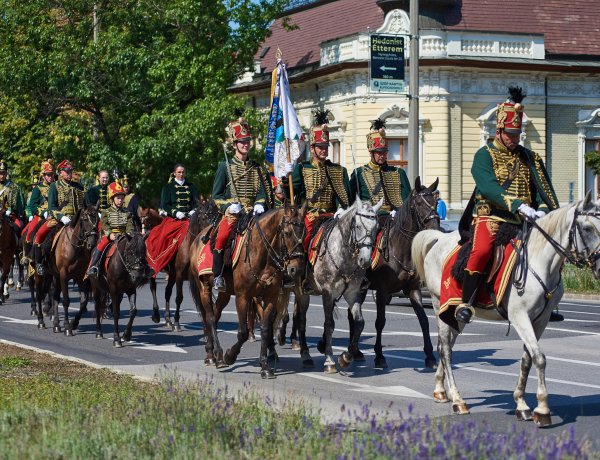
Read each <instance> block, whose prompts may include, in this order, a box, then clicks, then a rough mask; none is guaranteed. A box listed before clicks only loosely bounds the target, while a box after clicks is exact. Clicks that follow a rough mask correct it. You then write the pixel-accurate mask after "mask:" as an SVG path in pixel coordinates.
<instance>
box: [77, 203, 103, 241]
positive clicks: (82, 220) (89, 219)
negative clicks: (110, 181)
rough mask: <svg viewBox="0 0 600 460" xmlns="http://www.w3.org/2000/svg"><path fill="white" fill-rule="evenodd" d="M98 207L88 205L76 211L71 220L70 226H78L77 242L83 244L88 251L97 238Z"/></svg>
mask: <svg viewBox="0 0 600 460" xmlns="http://www.w3.org/2000/svg"><path fill="white" fill-rule="evenodd" d="M99 221H100V218H99V217H98V207H97V206H94V205H88V206H85V207H83V208H81V209H80V210H79V211H77V214H76V215H75V218H74V219H73V221H72V222H71V224H70V225H71V226H72V227H73V228H76V227H77V226H79V237H78V239H79V243H80V244H82V245H85V248H86V249H87V250H88V251H91V250H92V249H93V248H94V246H96V242H97V240H98V222H99Z"/></svg>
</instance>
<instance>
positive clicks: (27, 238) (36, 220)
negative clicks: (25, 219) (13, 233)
mask: <svg viewBox="0 0 600 460" xmlns="http://www.w3.org/2000/svg"><path fill="white" fill-rule="evenodd" d="M40 219H41V217H40V216H33V219H31V221H30V222H29V223H28V224H27V225H26V226H25V228H24V229H23V232H24V233H25V242H26V243H31V232H33V229H34V228H35V227H36V225H37V224H38V223H39V222H40Z"/></svg>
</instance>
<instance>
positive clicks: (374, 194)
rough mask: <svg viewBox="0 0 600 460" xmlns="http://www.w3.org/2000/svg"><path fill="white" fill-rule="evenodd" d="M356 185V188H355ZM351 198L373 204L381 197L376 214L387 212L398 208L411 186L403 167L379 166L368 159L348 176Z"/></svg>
mask: <svg viewBox="0 0 600 460" xmlns="http://www.w3.org/2000/svg"><path fill="white" fill-rule="evenodd" d="M357 187H358V188H357ZM350 190H351V198H352V200H353V201H354V200H355V199H356V195H357V194H358V196H359V197H360V199H361V200H362V201H368V202H369V203H371V205H375V204H377V203H378V202H379V200H381V199H382V198H383V205H382V206H381V208H380V209H379V212H378V214H389V213H390V211H392V210H394V209H398V208H399V207H400V206H402V203H404V200H406V198H408V195H410V192H411V187H410V182H409V180H408V176H407V175H406V172H404V169H402V168H396V167H394V166H390V165H387V164H385V165H383V166H379V165H377V164H375V163H373V162H372V161H370V162H369V163H368V164H366V165H365V166H360V167H358V168H356V169H355V170H354V172H353V173H352V177H351V178H350Z"/></svg>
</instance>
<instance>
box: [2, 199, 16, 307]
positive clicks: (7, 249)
mask: <svg viewBox="0 0 600 460" xmlns="http://www.w3.org/2000/svg"><path fill="white" fill-rule="evenodd" d="M17 247H18V236H17V234H16V233H15V230H14V228H13V227H12V225H11V222H10V220H9V218H8V217H7V216H6V198H4V199H3V200H2V202H1V205H0V263H1V264H2V277H1V278H0V305H2V303H3V302H4V301H5V300H6V298H7V296H5V295H4V287H5V285H6V280H7V279H8V275H9V274H10V270H11V267H12V263H13V259H14V257H15V254H16V252H17Z"/></svg>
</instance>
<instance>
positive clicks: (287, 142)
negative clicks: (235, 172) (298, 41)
mask: <svg viewBox="0 0 600 460" xmlns="http://www.w3.org/2000/svg"><path fill="white" fill-rule="evenodd" d="M275 57H276V58H277V66H278V67H279V66H281V65H282V58H283V53H282V52H281V50H280V49H279V48H277V52H276V53H275ZM281 74H282V72H281V68H279V76H278V78H281ZM279 87H280V88H281V85H279ZM285 154H286V158H287V162H288V163H291V162H292V155H291V153H290V138H289V137H288V133H285ZM287 178H288V186H289V188H290V203H291V204H292V205H294V182H293V180H290V176H289V175H288V176H287Z"/></svg>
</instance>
